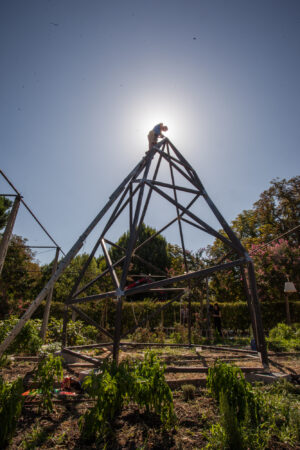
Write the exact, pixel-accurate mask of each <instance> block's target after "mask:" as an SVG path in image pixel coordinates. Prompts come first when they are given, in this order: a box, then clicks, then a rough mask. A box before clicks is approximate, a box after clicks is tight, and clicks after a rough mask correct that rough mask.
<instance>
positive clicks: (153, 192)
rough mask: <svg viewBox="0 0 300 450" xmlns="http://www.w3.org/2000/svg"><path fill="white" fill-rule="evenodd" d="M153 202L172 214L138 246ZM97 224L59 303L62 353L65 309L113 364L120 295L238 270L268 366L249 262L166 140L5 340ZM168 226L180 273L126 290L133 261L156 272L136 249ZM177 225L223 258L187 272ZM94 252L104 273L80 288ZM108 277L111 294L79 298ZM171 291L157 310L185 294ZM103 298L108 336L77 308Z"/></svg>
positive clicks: (194, 175)
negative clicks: (219, 246)
mask: <svg viewBox="0 0 300 450" xmlns="http://www.w3.org/2000/svg"><path fill="white" fill-rule="evenodd" d="M158 199H159V200H158ZM158 201H159V202H160V205H162V206H161V208H162V209H161V211H162V212H161V214H158V215H160V219H161V220H162V221H163V219H164V214H163V211H164V210H163V203H162V202H166V203H167V204H168V205H169V206H168V207H169V209H170V205H171V206H172V207H173V209H174V215H173V217H172V218H171V220H167V221H166V223H164V222H162V224H161V225H162V226H161V227H160V229H159V230H158V231H157V233H156V234H154V235H152V236H151V237H149V238H148V239H146V240H145V241H144V242H139V243H137V240H138V236H139V230H140V229H141V226H142V224H143V223H144V220H145V217H146V215H147V214H148V213H149V211H150V215H151V204H152V203H155V202H158ZM199 201H201V202H202V203H204V205H205V206H206V208H208V209H209V210H210V213H211V214H212V215H213V216H214V219H217V222H218V225H219V228H220V227H221V228H222V229H223V231H224V233H222V234H221V233H220V232H218V231H217V230H216V229H215V228H213V227H212V226H211V225H209V224H208V223H207V222H206V221H204V220H203V219H202V218H201V217H200V215H199V211H201V208H198V203H197V202H199ZM152 211H153V210H152ZM152 214H153V212H152ZM124 215H125V216H126V218H127V220H128V228H129V240H128V245H127V248H122V249H121V250H122V251H123V256H122V257H121V258H120V259H119V260H118V261H112V260H111V257H110V252H109V247H112V248H113V247H118V245H117V244H115V243H114V242H113V241H112V240H111V239H109V233H110V232H111V230H112V229H113V227H114V224H116V223H117V222H118V220H120V218H121V216H123V217H124ZM150 220H151V217H150ZM100 221H101V224H102V225H101V229H100V231H101V232H100V233H98V234H97V237H98V238H97V240H96V243H95V244H94V247H93V249H92V251H91V253H90V255H89V257H88V259H87V261H86V263H85V265H84V267H83V268H82V270H81V272H80V274H79V275H78V278H77V280H76V282H75V284H74V286H73V287H72V289H71V291H70V294H69V297H68V299H67V300H66V302H65V314H64V329H63V347H64V348H65V350H66V351H69V352H71V353H72V349H71V348H70V347H66V345H67V335H66V330H67V321H68V316H69V315H68V311H69V310H70V309H71V310H72V311H73V312H75V313H76V314H78V315H79V316H80V318H82V319H83V320H85V321H86V322H87V323H89V324H92V325H94V326H96V327H97V328H98V329H99V330H100V331H101V332H102V333H104V334H105V335H106V336H108V337H109V338H110V339H111V345H112V348H113V350H112V352H113V358H114V359H115V360H116V361H118V355H119V347H120V344H121V342H122V339H124V338H125V337H126V335H127V334H129V333H132V332H133V331H134V329H131V330H129V331H128V333H126V334H122V303H123V300H124V299H125V298H126V297H128V296H132V295H134V294H137V293H143V292H145V293H146V292H149V291H150V292H151V291H153V290H155V289H158V288H159V290H170V289H172V290H176V288H172V285H174V284H175V283H177V282H178V281H181V282H182V281H185V282H186V283H187V287H188V283H189V280H191V279H195V278H205V277H207V276H209V275H211V274H212V273H214V272H218V271H222V270H228V269H230V268H234V267H240V270H241V275H242V279H243V283H244V287H245V292H246V298H247V301H248V306H249V311H250V316H251V322H252V328H253V333H254V337H255V339H256V343H257V348H258V352H260V354H261V359H262V362H263V364H264V365H267V364H268V359H267V351H266V344H265V338H264V332H263V327H262V322H261V314H260V308H259V301H258V297H257V288H256V281H255V274H254V268H253V263H252V261H251V258H250V257H249V255H248V253H247V251H246V250H245V248H244V247H243V246H242V244H241V242H240V241H239V239H238V238H237V236H236V235H235V234H234V232H233V230H232V229H231V228H230V226H229V225H228V223H227V222H226V220H225V219H224V218H223V216H222V215H221V213H220V212H219V210H218V209H217V208H216V206H215V205H214V203H213V202H212V200H211V199H210V197H209V196H208V194H207V192H206V190H205V189H204V186H203V184H202V183H201V181H200V179H199V177H198V175H197V173H196V172H195V170H194V169H193V168H192V166H191V165H190V164H189V163H188V162H187V161H186V159H185V158H184V157H183V155H182V154H181V153H180V152H179V151H178V150H177V149H176V147H175V146H174V145H173V144H172V143H171V142H170V140H169V139H167V138H165V139H163V140H162V141H161V142H160V143H158V144H156V145H155V146H154V147H152V148H151V149H150V150H149V151H148V152H147V153H146V155H145V156H144V157H143V158H142V160H141V161H140V162H139V164H138V165H137V166H136V167H135V168H134V169H133V170H132V172H131V173H130V174H129V175H128V176H127V177H126V178H125V180H124V181H123V182H122V183H121V184H120V186H119V187H118V189H117V190H116V191H115V192H114V193H113V194H112V195H111V197H110V198H109V201H108V202H107V204H106V205H105V206H104V208H103V209H102V210H101V211H100V212H99V214H98V215H97V216H96V218H95V219H94V220H93V222H92V223H91V224H90V225H89V226H88V228H87V229H86V231H85V232H84V233H83V234H82V236H80V238H79V239H78V241H77V242H76V243H75V245H74V246H73V247H72V249H71V250H70V251H69V253H68V254H67V255H66V257H65V258H64V259H63V260H62V262H61V263H60V265H59V267H58V269H57V271H56V272H55V274H54V275H53V276H52V277H51V279H50V281H49V282H48V283H47V285H46V286H45V288H44V289H43V291H41V293H40V294H39V295H38V297H37V298H36V299H35V300H34V302H33V303H32V305H31V306H30V307H29V308H28V310H27V311H26V313H25V314H24V316H23V317H22V318H21V319H20V322H19V324H17V325H16V327H15V329H14V330H13V332H12V334H11V339H10V342H11V340H12V339H13V338H14V336H15V335H17V334H18V332H19V331H20V330H21V328H22V326H23V325H24V323H25V322H26V321H27V320H28V318H29V317H30V316H31V315H32V314H33V312H34V311H35V309H36V308H37V307H38V305H39V304H40V303H41V301H42V300H43V298H44V297H45V296H46V295H47V292H48V291H49V290H50V289H51V288H52V286H53V284H54V283H55V281H56V280H57V279H58V278H59V276H60V274H61V273H62V272H63V271H64V270H65V268H66V267H67V266H68V265H69V264H70V262H71V260H72V259H73V257H74V256H75V255H76V254H77V253H78V251H79V250H80V248H81V247H82V244H83V242H84V240H85V239H86V238H87V237H88V236H89V235H90V233H91V232H92V231H93V230H94V228H95V227H96V225H98V223H99V222H100ZM147 223H149V220H148V221H147ZM174 224H175V225H176V226H177V227H178V232H179V236H180V242H181V247H182V250H183V256H184V272H183V273H182V274H181V275H177V276H174V277H171V276H169V275H168V274H167V273H165V276H162V277H160V278H159V280H158V281H153V282H150V283H149V282H148V283H145V284H141V285H138V286H134V287H131V288H130V287H129V288H128V287H127V286H126V285H127V279H128V276H129V274H130V268H131V264H132V262H133V261H134V260H135V259H138V260H140V261H142V262H143V264H144V265H146V266H147V267H148V268H149V271H151V272H153V271H154V272H155V271H157V268H156V267H155V265H154V264H153V262H152V261H151V260H149V261H145V260H144V259H143V258H142V257H141V256H140V255H139V250H140V249H141V248H142V247H143V246H145V245H146V244H147V245H149V243H150V242H151V240H152V239H154V238H155V236H157V235H158V234H160V233H162V232H164V231H165V230H167V229H168V228H169V227H171V226H173V225H174ZM183 224H184V226H185V227H186V226H187V225H188V226H190V227H193V228H194V229H196V230H197V231H199V233H208V234H209V235H211V236H213V237H214V238H217V239H220V240H221V241H222V242H223V243H224V244H225V246H226V247H227V248H228V254H227V255H226V257H224V258H223V259H222V261H220V262H219V264H217V265H215V266H213V267H210V268H206V269H202V270H197V271H190V270H189V267H188V262H187V258H186V250H185V236H184V229H183ZM150 225H151V223H150ZM98 249H102V251H103V254H104V257H105V261H106V269H105V270H104V271H103V272H102V273H101V274H100V275H98V276H97V277H96V278H95V279H94V280H92V281H91V282H89V283H88V284H87V285H85V286H83V287H82V286H81V287H80V284H81V282H82V278H83V276H84V275H85V273H86V271H87V270H88V268H89V265H90V263H91V261H92V259H93V257H94V256H95V254H96V252H97V250H98ZM119 249H120V247H119ZM230 257H231V260H230V261H229V262H223V261H224V260H225V259H227V260H228V259H230ZM116 267H118V269H120V268H121V271H120V270H118V274H119V276H118V275H117V271H116ZM108 274H109V275H110V277H111V280H112V283H113V285H114V289H113V290H111V291H108V292H101V293H100V294H97V295H89V296H88V295H86V294H85V293H86V291H87V290H88V288H90V286H91V285H93V284H94V283H96V282H97V281H98V280H100V279H101V278H102V277H103V276H106V275H108ZM177 290H178V291H179V294H178V296H176V297H173V298H172V299H171V300H170V301H169V302H168V303H167V304H166V305H164V306H163V308H165V307H167V306H168V304H170V303H172V302H173V301H174V300H176V299H178V298H180V297H181V296H182V295H183V294H184V292H185V291H184V290H183V289H180V288H177ZM104 298H113V299H115V303H116V310H115V327H114V334H113V335H112V334H111V333H110V332H109V331H108V330H106V329H104V328H103V327H101V326H100V325H99V324H98V323H96V322H95V321H94V320H93V319H92V318H91V317H88V316H87V314H86V313H85V312H83V311H82V309H80V304H82V303H86V302H90V301H97V300H102V299H104ZM160 311H161V308H159V309H158V310H157V313H159V312H160ZM144 322H145V320H142V323H144ZM138 326H141V323H139V324H138V325H137V327H138ZM137 327H136V328H137ZM189 329H190V323H189ZM189 335H190V333H189ZM8 345H9V342H8V338H7V339H6V341H4V343H2V344H1V346H0V355H1V352H2V353H3V351H4V350H5V349H6V348H7V346H8Z"/></svg>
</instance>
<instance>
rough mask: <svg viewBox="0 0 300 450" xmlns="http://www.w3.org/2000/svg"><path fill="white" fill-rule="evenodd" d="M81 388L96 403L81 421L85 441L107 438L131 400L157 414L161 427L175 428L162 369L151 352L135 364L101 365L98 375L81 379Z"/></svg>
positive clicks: (169, 395) (107, 363) (125, 362)
mask: <svg viewBox="0 0 300 450" xmlns="http://www.w3.org/2000/svg"><path fill="white" fill-rule="evenodd" d="M83 387H84V389H85V390H86V391H87V393H88V394H89V395H90V396H91V397H92V398H94V399H95V400H96V403H95V405H94V406H93V407H92V408H91V409H90V410H88V411H87V412H86V413H85V414H84V415H83V416H82V417H81V418H80V428H81V433H82V437H83V438H84V439H87V440H93V441H94V440H99V439H106V438H107V437H108V436H109V434H110V433H111V432H112V428H113V420H114V419H115V418H116V416H117V415H118V414H119V413H120V412H121V410H122V408H123V406H125V405H126V404H128V403H129V402H130V401H132V402H135V403H136V404H137V405H139V406H140V407H145V409H146V411H147V412H150V411H153V412H154V413H156V414H157V415H159V417H160V419H161V422H162V425H163V427H164V428H166V429H169V428H172V427H174V425H175V422H176V416H175V413H174V406H173V397H172V393H171V390H170V388H169V386H168V384H167V383H166V381H165V377H164V367H161V365H160V361H159V360H158V358H157V357H156V355H155V354H154V353H152V352H149V353H146V355H145V359H144V361H137V362H136V363H130V362H129V361H123V362H121V363H120V364H119V365H118V366H117V365H116V364H115V363H114V362H112V363H110V362H104V363H103V365H102V367H101V369H100V372H99V373H98V374H96V373H94V374H92V375H91V376H88V377H87V378H86V379H85V380H84V383H83Z"/></svg>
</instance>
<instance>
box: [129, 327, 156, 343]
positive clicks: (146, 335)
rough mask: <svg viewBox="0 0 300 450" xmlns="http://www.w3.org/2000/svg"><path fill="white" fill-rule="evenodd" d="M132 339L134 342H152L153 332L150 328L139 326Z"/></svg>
mask: <svg viewBox="0 0 300 450" xmlns="http://www.w3.org/2000/svg"><path fill="white" fill-rule="evenodd" d="M132 341H133V342H140V343H145V342H152V333H151V331H150V330H149V328H147V327H146V328H141V327H139V328H137V329H136V330H135V332H134V333H133V335H132Z"/></svg>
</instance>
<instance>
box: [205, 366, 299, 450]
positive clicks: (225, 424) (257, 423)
mask: <svg viewBox="0 0 300 450" xmlns="http://www.w3.org/2000/svg"><path fill="white" fill-rule="evenodd" d="M207 382H208V389H209V392H210V393H211V395H212V396H213V397H214V398H215V399H216V400H217V402H218V404H219V408H220V414H221V420H220V422H219V423H216V424H214V425H213V426H212V427H211V430H210V434H209V436H208V440H209V442H208V445H207V447H206V448H208V449H215V450H219V449H224V450H225V449H232V450H246V449H247V450H248V449H250V450H256V449H261V450H263V449H265V448H269V443H270V441H271V440H272V439H274V438H275V439H276V441H280V442H284V443H288V444H290V445H293V444H295V443H297V442H298V441H299V430H300V426H299V425H300V403H299V398H298V397H299V389H297V388H296V387H294V386H293V385H292V384H290V383H287V382H286V381H283V382H280V381H279V382H277V383H275V384H273V385H270V386H266V387H262V386H260V387H254V388H253V387H252V386H251V385H250V384H249V383H247V382H246V381H245V378H244V376H243V374H242V373H241V371H240V369H238V368H237V367H234V366H230V365H227V364H225V363H220V362H219V363H216V364H215V366H214V367H213V368H211V369H209V375H208V380H207ZM270 448H271V447H270Z"/></svg>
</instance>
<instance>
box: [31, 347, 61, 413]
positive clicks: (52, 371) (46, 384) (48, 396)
mask: <svg viewBox="0 0 300 450" xmlns="http://www.w3.org/2000/svg"><path fill="white" fill-rule="evenodd" d="M62 378H63V369H62V361H61V358H60V356H53V355H49V356H48V357H47V358H44V359H42V360H41V361H40V362H39V365H38V369H37V373H36V376H35V380H36V381H37V382H38V384H39V389H40V390H41V407H42V408H43V409H45V410H46V411H47V412H48V413H49V412H51V411H53V403H52V393H53V389H54V385H55V383H56V382H58V381H61V380H62Z"/></svg>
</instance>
